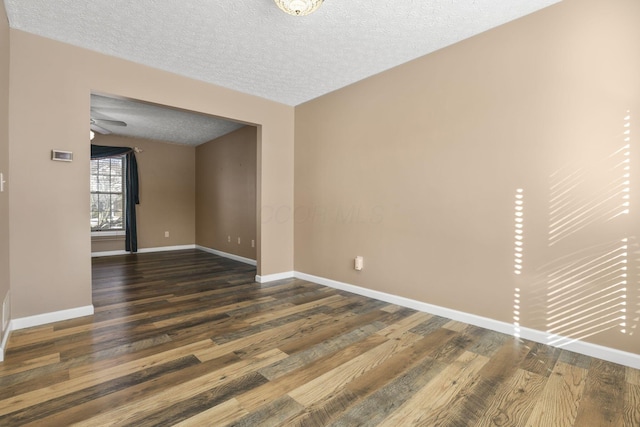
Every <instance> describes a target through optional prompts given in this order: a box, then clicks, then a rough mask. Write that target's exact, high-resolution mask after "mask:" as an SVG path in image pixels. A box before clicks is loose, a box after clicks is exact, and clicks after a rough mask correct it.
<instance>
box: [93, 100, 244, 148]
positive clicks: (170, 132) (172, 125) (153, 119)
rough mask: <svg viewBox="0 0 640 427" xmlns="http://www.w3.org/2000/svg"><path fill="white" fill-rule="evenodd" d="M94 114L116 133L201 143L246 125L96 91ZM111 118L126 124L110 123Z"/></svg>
mask: <svg viewBox="0 0 640 427" xmlns="http://www.w3.org/2000/svg"><path fill="white" fill-rule="evenodd" d="M91 118H92V119H95V120H96V121H97V124H98V125H99V126H100V127H101V128H103V129H105V130H107V131H108V132H109V133H113V134H115V135H121V136H132V137H137V138H147V139H154V140H159V141H165V142H173V143H177V144H187V145H200V144H202V143H204V142H207V141H211V140H213V139H215V138H218V137H220V136H222V135H225V134H227V133H229V132H232V131H234V130H236V129H239V128H241V127H242V126H244V124H242V123H237V122H233V121H230V120H224V119H219V118H217V117H213V116H209V115H206V114H200V113H194V112H190V111H184V110H179V109H175V108H169V107H163V106H159V105H155V104H149V103H144V102H139V101H132V100H128V99H122V98H112V97H106V96H102V95H96V94H93V95H91ZM103 120H106V121H103ZM108 120H116V121H123V122H125V123H126V124H127V126H115V125H110V124H109V122H108Z"/></svg>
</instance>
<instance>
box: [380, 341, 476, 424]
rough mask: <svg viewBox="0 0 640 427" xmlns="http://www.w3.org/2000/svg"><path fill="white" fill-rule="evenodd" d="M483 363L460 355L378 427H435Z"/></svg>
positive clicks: (471, 356)
mask: <svg viewBox="0 0 640 427" xmlns="http://www.w3.org/2000/svg"><path fill="white" fill-rule="evenodd" d="M487 360H488V359H487V358H486V357H484V356H480V355H479V354H477V353H471V352H464V353H463V354H462V355H461V356H460V357H459V358H458V359H456V360H455V361H454V362H453V363H451V364H450V365H448V366H447V367H446V368H445V369H443V370H442V371H441V372H440V373H439V374H438V375H437V376H436V377H435V378H434V379H433V380H431V381H430V382H429V383H427V384H426V385H425V386H424V387H422V388H421V389H420V390H418V391H417V392H415V393H414V394H413V395H412V396H411V398H410V399H408V400H407V401H406V402H404V403H403V404H402V405H401V406H400V407H399V408H398V409H397V410H396V411H394V412H393V413H392V414H391V416H389V417H388V418H386V419H385V420H383V421H382V422H381V423H380V426H381V427H384V426H389V427H395V426H401V425H403V426H404V425H435V423H436V422H437V421H438V419H439V416H440V412H441V411H442V410H444V409H445V408H446V407H447V405H449V404H450V402H451V401H452V400H453V399H455V397H456V395H457V393H458V391H459V390H460V389H461V388H462V387H464V386H465V385H466V384H467V383H468V382H471V381H474V379H475V378H476V377H477V373H478V371H479V370H480V369H481V368H482V367H483V366H484V365H485V364H486V363H487Z"/></svg>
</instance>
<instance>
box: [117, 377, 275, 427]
mask: <svg viewBox="0 0 640 427" xmlns="http://www.w3.org/2000/svg"><path fill="white" fill-rule="evenodd" d="M267 381H268V380H267V379H266V378H265V377H263V376H262V375H260V374H259V373H257V372H249V373H247V374H246V375H243V376H241V377H239V378H235V379H232V380H231V381H229V382H227V383H224V384H221V385H220V386H219V387H214V388H211V389H208V390H205V391H202V392H200V393H198V394H197V395H195V396H193V397H190V398H188V399H185V400H181V401H179V402H176V403H174V404H172V405H169V406H167V407H162V408H159V409H158V410H155V411H153V412H152V413H151V414H148V415H146V416H145V417H144V418H142V419H139V420H135V421H133V422H131V423H128V424H127V425H130V426H132V427H134V426H135V427H148V426H158V425H174V424H176V423H178V422H182V421H185V420H187V419H189V418H191V417H192V416H194V415H197V414H198V413H200V412H204V411H206V410H207V409H209V408H211V407H215V406H216V405H219V404H221V403H224V402H225V401H227V400H229V399H233V398H235V397H236V396H237V395H239V394H241V393H242V392H243V391H246V390H248V389H252V388H254V387H258V386H260V385H262V384H264V383H266V382H267ZM210 421H213V420H210Z"/></svg>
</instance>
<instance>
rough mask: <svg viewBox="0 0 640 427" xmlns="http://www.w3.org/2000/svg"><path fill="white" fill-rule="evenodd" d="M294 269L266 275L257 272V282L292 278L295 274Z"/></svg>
mask: <svg viewBox="0 0 640 427" xmlns="http://www.w3.org/2000/svg"><path fill="white" fill-rule="evenodd" d="M294 273H295V272H293V271H286V272H284V273H276V274H267V275H265V276H258V275H257V274H256V282H258V283H267V282H273V281H276V280H282V279H291V278H292V277H295V276H294Z"/></svg>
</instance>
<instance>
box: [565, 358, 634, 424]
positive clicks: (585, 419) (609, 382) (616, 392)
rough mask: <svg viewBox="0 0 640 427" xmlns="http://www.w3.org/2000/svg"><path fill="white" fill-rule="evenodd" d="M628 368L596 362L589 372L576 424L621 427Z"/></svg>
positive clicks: (595, 360)
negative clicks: (619, 426)
mask: <svg viewBox="0 0 640 427" xmlns="http://www.w3.org/2000/svg"><path fill="white" fill-rule="evenodd" d="M624 378H625V368H624V367H622V366H620V365H616V364H613V363H610V362H605V361H603V360H597V359H594V361H593V362H592V363H591V367H590V368H589V372H588V373H587V382H586V384H585V389H584V394H583V399H582V401H581V402H580V406H579V408H578V415H577V416H576V425H589V424H588V423H591V425H598V426H604V425H621V424H622V414H623V408H624V401H623V396H624V389H625V387H624V383H625V381H624Z"/></svg>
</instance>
